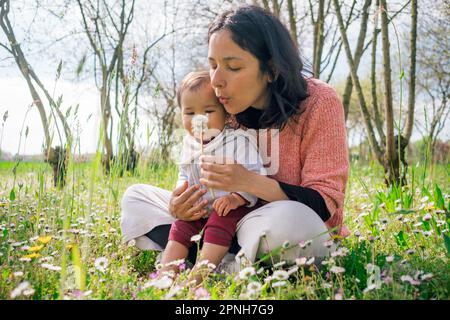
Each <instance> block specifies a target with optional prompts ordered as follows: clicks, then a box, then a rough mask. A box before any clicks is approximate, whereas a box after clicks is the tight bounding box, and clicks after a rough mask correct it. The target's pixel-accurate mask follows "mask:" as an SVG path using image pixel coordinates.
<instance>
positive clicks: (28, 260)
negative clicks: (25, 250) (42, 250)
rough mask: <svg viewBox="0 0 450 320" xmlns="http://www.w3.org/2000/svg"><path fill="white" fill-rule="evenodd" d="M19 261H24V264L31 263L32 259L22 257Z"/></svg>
mask: <svg viewBox="0 0 450 320" xmlns="http://www.w3.org/2000/svg"><path fill="white" fill-rule="evenodd" d="M19 261H22V262H30V261H31V258H28V257H22V258H20V259H19Z"/></svg>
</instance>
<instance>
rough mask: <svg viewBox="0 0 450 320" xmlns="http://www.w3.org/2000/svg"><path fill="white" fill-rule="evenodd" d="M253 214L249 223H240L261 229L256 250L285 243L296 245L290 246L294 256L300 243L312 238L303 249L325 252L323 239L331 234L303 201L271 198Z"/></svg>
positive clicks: (267, 250) (263, 249)
mask: <svg viewBox="0 0 450 320" xmlns="http://www.w3.org/2000/svg"><path fill="white" fill-rule="evenodd" d="M255 218H256V219H250V220H249V221H248V222H249V225H248V226H245V227H244V225H243V226H242V227H244V229H246V227H249V228H252V226H253V227H256V228H257V229H258V230H260V234H258V236H259V237H260V239H261V240H260V245H259V250H258V251H259V253H268V252H270V251H272V250H274V249H277V248H280V246H282V245H283V244H284V245H287V246H288V247H293V248H296V249H293V250H291V253H292V256H296V255H298V253H299V249H300V247H299V244H300V243H304V242H307V241H308V240H313V242H314V245H310V246H309V248H308V250H307V251H308V252H305V253H308V254H309V255H311V256H312V255H315V256H318V255H322V254H324V252H323V250H322V248H324V247H323V242H325V241H327V240H329V238H330V235H329V234H328V232H327V231H328V229H327V227H326V226H325V223H324V222H323V221H322V220H321V219H320V217H319V216H318V215H317V214H316V213H315V212H314V211H313V210H312V209H310V208H309V207H307V206H306V205H304V204H302V203H299V202H294V201H277V202H273V203H271V204H269V205H268V207H266V208H264V207H263V208H261V212H260V214H259V215H258V216H257V217H255ZM252 220H253V221H252ZM242 227H241V228H242ZM242 231H243V232H244V230H242ZM238 236H239V235H238ZM307 243H309V242H307Z"/></svg>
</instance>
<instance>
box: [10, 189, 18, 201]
mask: <svg viewBox="0 0 450 320" xmlns="http://www.w3.org/2000/svg"><path fill="white" fill-rule="evenodd" d="M9 200H10V201H14V200H16V192H15V191H14V188H12V189H11V192H10V193H9Z"/></svg>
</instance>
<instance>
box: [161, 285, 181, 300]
mask: <svg viewBox="0 0 450 320" xmlns="http://www.w3.org/2000/svg"><path fill="white" fill-rule="evenodd" d="M181 290H182V288H181V287H180V286H175V287H173V288H171V289H170V290H169V292H168V293H167V294H166V296H165V299H172V298H173V297H174V296H176V295H177V294H178V293H180V291H181Z"/></svg>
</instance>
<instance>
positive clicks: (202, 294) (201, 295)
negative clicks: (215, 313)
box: [195, 287, 210, 300]
mask: <svg viewBox="0 0 450 320" xmlns="http://www.w3.org/2000/svg"><path fill="white" fill-rule="evenodd" d="M195 298H196V299H201V300H208V299H209V298H210V294H209V292H208V290H206V289H205V288H202V287H200V288H198V289H197V290H195Z"/></svg>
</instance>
